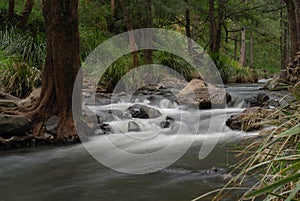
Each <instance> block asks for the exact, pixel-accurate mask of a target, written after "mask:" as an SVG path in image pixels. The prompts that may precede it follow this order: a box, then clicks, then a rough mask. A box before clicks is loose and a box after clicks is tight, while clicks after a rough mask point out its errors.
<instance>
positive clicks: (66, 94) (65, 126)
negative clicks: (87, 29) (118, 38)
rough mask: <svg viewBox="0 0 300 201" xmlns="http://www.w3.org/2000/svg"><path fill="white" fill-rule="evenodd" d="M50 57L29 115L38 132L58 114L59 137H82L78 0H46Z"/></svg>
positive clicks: (44, 8)
mask: <svg viewBox="0 0 300 201" xmlns="http://www.w3.org/2000/svg"><path fill="white" fill-rule="evenodd" d="M43 15H44V19H45V27H46V40H47V57H46V63H45V68H44V73H43V78H42V79H43V84H42V90H41V96H40V100H39V101H38V104H37V105H36V108H35V110H34V111H33V112H31V113H30V114H29V117H30V118H31V119H32V122H33V132H34V134H35V135H41V134H43V129H42V126H43V124H44V122H45V121H46V120H47V119H48V118H49V117H51V116H52V115H57V116H58V119H59V122H58V126H57V139H58V140H59V141H64V142H65V141H75V140H78V137H77V132H76V129H75V126H74V121H73V115H72V93H73V86H74V82H75V79H76V75H77V73H78V71H79V68H80V60H79V30H78V0H59V1H58V0H43Z"/></svg>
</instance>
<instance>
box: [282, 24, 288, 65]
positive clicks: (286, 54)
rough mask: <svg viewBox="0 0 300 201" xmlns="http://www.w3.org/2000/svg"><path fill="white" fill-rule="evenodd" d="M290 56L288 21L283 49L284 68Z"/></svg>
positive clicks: (285, 26)
mask: <svg viewBox="0 0 300 201" xmlns="http://www.w3.org/2000/svg"><path fill="white" fill-rule="evenodd" d="M288 58H289V56H288V23H287V22H284V32H283V50H282V61H283V62H282V66H281V68H282V69H285V68H286V67H287V66H288V63H289V59H288Z"/></svg>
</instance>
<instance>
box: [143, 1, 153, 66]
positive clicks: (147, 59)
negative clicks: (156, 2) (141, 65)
mask: <svg viewBox="0 0 300 201" xmlns="http://www.w3.org/2000/svg"><path fill="white" fill-rule="evenodd" d="M145 9H146V22H145V28H152V27H153V17H152V0H146V7H145ZM146 37H147V38H146V42H147V43H148V46H149V47H152V40H153V35H152V33H150V32H149V33H148V35H147V36H146ZM152 54H153V51H152V49H147V50H144V59H145V63H146V64H152V63H153V58H152Z"/></svg>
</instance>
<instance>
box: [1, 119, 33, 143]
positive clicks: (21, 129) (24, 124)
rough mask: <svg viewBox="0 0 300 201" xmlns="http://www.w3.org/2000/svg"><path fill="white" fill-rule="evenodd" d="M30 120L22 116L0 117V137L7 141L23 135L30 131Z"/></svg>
mask: <svg viewBox="0 0 300 201" xmlns="http://www.w3.org/2000/svg"><path fill="white" fill-rule="evenodd" d="M30 125H31V123H30V120H29V119H27V118H26V117H25V116H22V115H4V114H1V115H0V137H2V138H5V139H8V138H10V137H12V136H15V135H24V134H26V133H27V132H28V131H29V129H30Z"/></svg>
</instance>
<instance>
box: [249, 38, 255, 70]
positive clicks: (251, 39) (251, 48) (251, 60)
mask: <svg viewBox="0 0 300 201" xmlns="http://www.w3.org/2000/svg"><path fill="white" fill-rule="evenodd" d="M249 53H250V61H249V67H250V68H254V65H253V35H252V32H250V52H249Z"/></svg>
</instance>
